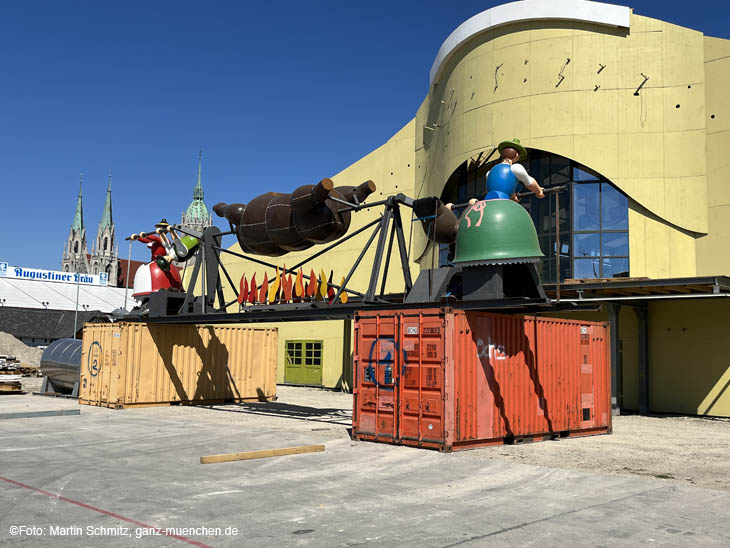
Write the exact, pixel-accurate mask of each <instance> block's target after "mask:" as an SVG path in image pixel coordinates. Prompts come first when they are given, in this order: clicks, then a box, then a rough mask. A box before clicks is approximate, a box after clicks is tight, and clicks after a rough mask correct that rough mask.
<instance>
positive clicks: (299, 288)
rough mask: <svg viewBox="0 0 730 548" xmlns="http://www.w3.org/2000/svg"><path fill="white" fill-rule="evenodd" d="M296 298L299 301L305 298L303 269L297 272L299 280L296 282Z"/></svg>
mask: <svg viewBox="0 0 730 548" xmlns="http://www.w3.org/2000/svg"><path fill="white" fill-rule="evenodd" d="M294 297H295V299H296V300H297V301H299V300H301V298H302V297H304V272H302V269H301V267H300V268H299V272H297V279H296V281H295V282H294Z"/></svg>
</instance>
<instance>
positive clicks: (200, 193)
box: [193, 150, 204, 201]
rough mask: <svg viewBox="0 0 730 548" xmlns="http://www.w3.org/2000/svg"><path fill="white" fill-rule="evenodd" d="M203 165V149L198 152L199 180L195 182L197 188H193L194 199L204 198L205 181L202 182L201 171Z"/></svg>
mask: <svg viewBox="0 0 730 548" xmlns="http://www.w3.org/2000/svg"><path fill="white" fill-rule="evenodd" d="M202 166H203V151H202V150H201V151H200V152H198V182H197V183H196V184H195V188H194V189H193V199H194V200H201V201H202V200H203V197H204V196H203V183H202V182H201V177H200V174H201V171H202Z"/></svg>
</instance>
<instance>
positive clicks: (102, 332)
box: [79, 322, 277, 408]
mask: <svg viewBox="0 0 730 548" xmlns="http://www.w3.org/2000/svg"><path fill="white" fill-rule="evenodd" d="M276 351H277V330H276V329H275V328H266V329H264V328H250V327H228V326H226V327H219V326H206V325H185V326H182V325H165V324H145V323H132V322H119V323H113V324H86V325H85V326H84V338H83V346H82V354H81V372H80V387H79V403H82V404H87V405H98V406H102V407H113V408H122V407H129V406H135V405H168V404H172V403H182V404H207V403H215V402H236V401H247V400H263V399H271V398H274V397H275V396H276V362H277V352H276Z"/></svg>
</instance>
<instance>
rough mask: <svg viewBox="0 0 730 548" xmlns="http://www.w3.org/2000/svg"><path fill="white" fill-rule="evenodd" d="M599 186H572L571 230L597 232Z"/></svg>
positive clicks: (587, 184)
mask: <svg viewBox="0 0 730 548" xmlns="http://www.w3.org/2000/svg"><path fill="white" fill-rule="evenodd" d="M599 188H600V187H599V185H598V184H591V183H584V184H574V185H573V223H574V226H573V230H599V229H600V218H599Z"/></svg>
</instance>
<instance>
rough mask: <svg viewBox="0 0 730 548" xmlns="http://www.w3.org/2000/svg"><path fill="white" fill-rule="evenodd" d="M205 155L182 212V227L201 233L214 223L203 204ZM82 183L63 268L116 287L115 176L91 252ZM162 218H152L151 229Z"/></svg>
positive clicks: (65, 247)
mask: <svg viewBox="0 0 730 548" xmlns="http://www.w3.org/2000/svg"><path fill="white" fill-rule="evenodd" d="M202 161H203V155H202V152H201V153H200V154H199V155H198V180H197V182H196V184H195V187H194V188H193V201H192V202H190V205H189V206H188V207H187V209H186V210H185V211H183V212H182V218H181V221H180V224H182V225H184V226H187V227H189V228H192V229H193V230H199V231H202V230H203V229H204V228H206V227H208V226H210V225H211V224H212V217H211V213H210V211H209V210H208V208H207V207H206V206H205V203H204V201H203V198H204V193H203V185H202V182H201V170H202ZM82 185H83V181H82V182H81V183H79V195H78V198H77V200H76V212H75V213H74V217H73V222H72V223H71V230H70V231H69V234H68V238H67V240H66V245H65V246H64V248H63V258H62V259H61V269H62V270H63V271H64V272H80V273H83V274H92V275H96V274H106V279H107V285H109V286H112V287H116V286H117V282H118V280H119V276H120V274H121V272H120V268H119V246H118V245H117V243H116V238H115V234H114V218H113V217H112V177H111V174H110V175H109V182H108V184H107V188H106V200H105V201H104V209H103V210H102V213H101V219H100V220H99V227H98V229H97V232H96V239H95V240H94V242H93V245H92V247H91V253H89V251H88V244H87V240H86V228H85V226H84V207H83V196H82ZM158 220H159V219H150V226H151V225H152V224H153V223H154V222H157V221H158Z"/></svg>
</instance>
